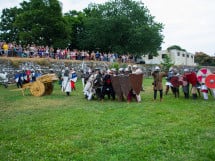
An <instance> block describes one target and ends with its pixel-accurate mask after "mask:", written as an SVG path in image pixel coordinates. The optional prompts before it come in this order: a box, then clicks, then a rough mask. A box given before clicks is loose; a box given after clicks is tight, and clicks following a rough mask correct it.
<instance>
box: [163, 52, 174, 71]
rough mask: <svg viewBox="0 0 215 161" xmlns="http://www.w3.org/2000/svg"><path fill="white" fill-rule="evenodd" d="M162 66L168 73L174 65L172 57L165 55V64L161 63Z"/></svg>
mask: <svg viewBox="0 0 215 161" xmlns="http://www.w3.org/2000/svg"><path fill="white" fill-rule="evenodd" d="M161 65H162V66H163V70H164V71H168V70H169V68H170V67H171V66H173V65H174V63H172V60H171V58H170V56H168V55H167V54H165V56H164V58H163V62H162V63H161Z"/></svg>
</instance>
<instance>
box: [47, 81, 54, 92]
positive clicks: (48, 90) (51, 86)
mask: <svg viewBox="0 0 215 161" xmlns="http://www.w3.org/2000/svg"><path fill="white" fill-rule="evenodd" d="M53 89H54V86H53V84H52V82H50V83H45V95H50V94H52V92H53Z"/></svg>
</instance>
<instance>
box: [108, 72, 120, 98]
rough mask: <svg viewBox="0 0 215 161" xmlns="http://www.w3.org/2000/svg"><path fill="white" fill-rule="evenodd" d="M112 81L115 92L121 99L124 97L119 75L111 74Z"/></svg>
mask: <svg viewBox="0 0 215 161" xmlns="http://www.w3.org/2000/svg"><path fill="white" fill-rule="evenodd" d="M110 78H111V83H112V86H113V89H114V92H115V93H116V95H117V96H118V98H119V99H121V98H122V90H121V86H120V82H119V76H111V77H110Z"/></svg>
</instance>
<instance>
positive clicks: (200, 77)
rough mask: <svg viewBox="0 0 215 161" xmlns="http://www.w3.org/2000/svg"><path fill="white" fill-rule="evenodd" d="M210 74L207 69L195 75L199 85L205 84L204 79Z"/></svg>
mask: <svg viewBox="0 0 215 161" xmlns="http://www.w3.org/2000/svg"><path fill="white" fill-rule="evenodd" d="M210 74H211V71H210V70H209V69H207V68H202V69H200V70H199V71H198V73H197V79H198V81H199V83H205V78H206V77H207V76H208V75H210Z"/></svg>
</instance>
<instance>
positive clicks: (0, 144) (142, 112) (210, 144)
mask: <svg viewBox="0 0 215 161" xmlns="http://www.w3.org/2000/svg"><path fill="white" fill-rule="evenodd" d="M151 82H152V80H151V79H145V80H144V87H145V92H142V93H141V96H142V102H141V103H136V102H131V103H130V104H127V103H126V102H118V101H117V100H116V101H111V100H107V99H106V100H104V102H99V101H97V100H92V101H87V100H86V99H84V96H83V93H82V86H81V83H80V82H78V83H77V90H76V91H74V92H72V94H71V96H69V97H67V96H65V94H64V93H62V92H61V91H60V87H59V85H58V84H55V89H54V92H53V94H52V95H50V96H43V97H34V96H31V95H30V94H29V92H26V96H22V94H21V92H18V91H17V92H14V91H10V89H13V88H15V86H14V85H12V86H10V87H9V89H4V88H3V87H2V86H0V160H4V161H6V160H22V161H23V160H95V161H98V160H102V161H103V160H122V161H125V160H138V161H140V160H165V161H167V160H169V161H172V160H174V161H177V160H178V161H181V160H193V161H198V160H199V161H202V160H204V161H209V160H211V161H212V160H215V148H214V147H215V117H214V116H215V106H214V99H213V98H212V97H211V96H210V98H209V100H208V101H204V100H202V99H200V98H199V99H198V100H195V101H194V100H192V99H190V100H185V99H184V98H183V96H182V94H181V96H180V98H179V99H175V98H174V97H173V95H172V94H171V93H170V94H169V95H167V96H164V100H163V102H159V101H156V102H154V101H152V96H153V93H152V87H151Z"/></svg>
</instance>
